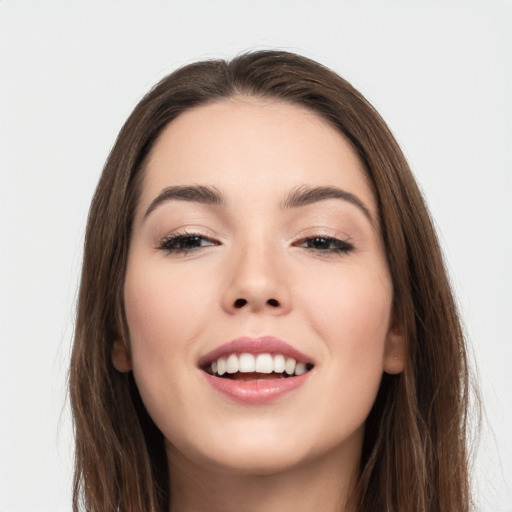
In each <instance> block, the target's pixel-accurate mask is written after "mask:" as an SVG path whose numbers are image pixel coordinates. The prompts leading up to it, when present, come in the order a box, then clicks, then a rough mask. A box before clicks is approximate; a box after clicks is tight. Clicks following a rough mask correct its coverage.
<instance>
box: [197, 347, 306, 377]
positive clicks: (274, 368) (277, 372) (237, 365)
mask: <svg viewBox="0 0 512 512" xmlns="http://www.w3.org/2000/svg"><path fill="white" fill-rule="evenodd" d="M313 367H314V365H313V364H312V363H304V362H300V361H297V360H296V359H294V358H293V357H288V356H285V355H283V354H270V353H263V354H257V355H254V354H249V353H242V354H236V353H233V354H230V355H229V356H226V357H219V358H218V359H216V360H214V361H211V362H209V363H208V364H206V365H204V366H202V368H201V369H202V370H203V371H205V372H206V373H208V374H209V375H213V376H214V377H219V378H222V379H231V380H240V381H253V380H270V379H287V378H290V377H298V376H299V375H303V374H304V373H307V372H309V371H311V370H312V369H313Z"/></svg>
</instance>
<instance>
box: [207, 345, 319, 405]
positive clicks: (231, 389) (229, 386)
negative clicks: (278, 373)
mask: <svg viewBox="0 0 512 512" xmlns="http://www.w3.org/2000/svg"><path fill="white" fill-rule="evenodd" d="M244 353H248V354H254V355H257V354H263V353H268V354H282V355H284V356H286V357H293V358H294V359H295V360H296V361H297V362H300V363H312V364H314V361H313V360H312V358H310V357H308V356H307V355H305V354H303V353H302V352H301V351H300V350H297V349H296V348H293V347H292V346H291V345H289V344H288V343H285V342H284V341H282V340H280V339H278V338H274V337H272V336H263V337H259V338H251V337H242V338H237V339H235V340H233V341H230V342H228V343H225V344H224V345H221V346H220V347H217V348H215V349H214V350H212V351H211V352H209V353H208V354H206V355H205V356H203V357H201V358H200V359H199V362H198V366H199V368H204V367H206V366H207V365H208V364H210V363H211V362H212V361H216V360H217V359H219V358H220V357H223V356H228V355H230V354H244ZM311 373H312V372H311V371H309V372H307V373H303V374H302V375H299V376H294V377H288V378H275V379H268V378H266V379H257V380H233V379H223V378H220V377H216V376H214V375H210V374H209V373H206V372H205V371H201V374H202V375H203V377H204V378H205V379H206V381H207V382H208V384H209V385H210V386H212V387H213V388H214V389H215V390H216V391H218V392H220V393H222V394H223V395H225V396H226V397H228V398H230V399H232V400H234V401H237V402H240V403H243V404H253V405H257V404H266V403H269V402H272V401H273V400H277V399H278V398H279V397H281V396H283V395H284V394H286V393H289V392H291V391H293V390H295V389H297V388H299V387H300V386H302V385H303V384H304V383H305V382H306V380H307V379H308V378H309V376H310V374H311Z"/></svg>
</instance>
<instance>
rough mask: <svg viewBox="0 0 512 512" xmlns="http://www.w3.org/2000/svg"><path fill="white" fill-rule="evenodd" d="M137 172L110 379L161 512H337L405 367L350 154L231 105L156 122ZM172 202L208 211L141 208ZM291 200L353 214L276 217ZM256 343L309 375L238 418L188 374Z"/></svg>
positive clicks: (319, 126)
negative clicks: (166, 476)
mask: <svg viewBox="0 0 512 512" xmlns="http://www.w3.org/2000/svg"><path fill="white" fill-rule="evenodd" d="M144 172H145V177H144V182H143V187H142V193H141V197H140V201H139V204H138V207H137V211H136V215H135V220H134V226H133V236H132V240H131V245H130V251H129V259H128V267H127V273H126V281H125V289H124V296H125V307H126V318H127V322H128V328H129V333H130V339H129V340H117V341H116V343H115V344H114V349H113V362H114V365H115V366H116V368H117V369H118V370H119V371H133V372H134V377H135V380H136V382H137V386H138V388H139V390H140V394H141V397H142V400H143V402H144V404H145V406H146V408H147V410H148V412H149V414H150V415H151V417H152V418H153V420H154V421H155V423H156V425H157V426H158V427H159V428H160V430H161V431H162V432H163V435H164V436H165V439H166V449H167V455H168V460H169V467H170V474H171V496H172V505H171V511H172V512H178V511H179V512H199V511H204V510H208V511H209V512H216V511H219V512H220V511H222V512H230V511H236V512H240V511H244V512H257V511H265V512H274V511H275V512H277V511H279V512H282V511H283V510H284V511H286V510H293V511H295V512H301V511H303V512H310V511H312V510H322V511H324V512H329V511H337V512H339V511H340V510H347V511H348V510H349V508H347V507H346V501H347V496H348V495H349V492H350V490H351V488H352V487H353V485H354V482H355V480H356V479H357V476H358V468H359V460H360V454H361V446H362V439H363V434H364V423H365V420H366V418H367V416H368V414H369V412H370V409H371V407H372V404H373V402H374V400H375V397H376V394H377V391H378V388H379V383H380V380H381V377H382V374H383V372H388V373H399V372H401V371H402V370H403V368H404V360H405V357H404V340H403V338H402V335H401V330H400V327H399V326H397V325H395V322H394V321H393V313H392V300H393V289H392V284H391V278H390V273H389V269H388V265H387V261H386V255H385V251H384V248H383V243H382V237H381V232H380V227H379V219H378V212H377V206H376V201H375V197H374V195H373V193H372V191H371V188H370V187H369V185H368V183H367V180H366V178H365V175H364V172H363V170H362V166H361V163H360V161H359V159H358V157H357V155H356V154H355V152H354V150H353V149H352V147H351V146H350V144H349V143H348V142H347V140H346V139H345V138H344V136H342V135H341V134H340V133H339V132H338V131H337V130H336V129H335V128H333V127H332V126H330V125H329V124H328V123H327V122H326V121H324V120H323V119H322V118H320V117H319V116H318V115H316V114H315V113H312V112H310V111H308V110H306V109H304V108H301V107H298V106H295V105H291V104H287V103H284V102H276V101H271V100H262V99H255V98H251V97H235V98H232V99H229V100H224V101H218V102H215V103H213V104H209V105H207V106H201V107H198V108H196V109H193V110H190V111H187V112H186V113H184V114H182V115H181V116H179V117H178V118H177V119H176V120H174V121H173V122H171V123H170V124H169V125H168V126H167V127H166V129H165V130H164V131H163V133H162V134H161V135H160V137H159V138H158V140H157V142H156V144H155V145H154V147H153V149H152V151H151V153H150V155H149V158H148V160H147V163H146V166H145V169H144ZM176 186H183V187H189V186H202V187H208V188H209V189H210V190H212V191H213V192H214V193H216V194H219V195H221V196H222V198H223V204H206V203H204V202H202V201H197V200H183V199H168V200H164V201H160V202H158V204H157V205H156V206H155V203H154V201H155V199H156V198H158V197H159V196H160V195H161V194H162V191H164V190H166V189H167V188H168V187H176ZM305 187H311V188H313V187H331V189H332V188H334V187H335V188H336V189H340V190H342V191H344V192H345V193H349V194H351V196H350V197H353V198H356V199H357V201H356V202H354V201H352V200H349V199H347V198H346V197H345V198H343V197H342V198H327V199H325V198H324V199H318V200H315V201H313V202H310V203H308V204H305V205H303V206H291V207H290V206H289V207H284V206H283V203H285V202H286V198H289V197H290V194H291V193H293V192H297V191H298V190H304V188H305ZM347 197H348V196H347ZM357 202H359V204H356V203H357ZM152 204H153V206H152V207H151V208H150V206H151V205H152ZM148 209H150V211H149V212H148ZM365 210H366V211H365ZM176 237H177V238H176ZM240 299H242V301H240ZM241 304H242V306H241ZM265 335H267V336H268V335H272V336H275V337H278V338H280V339H282V340H284V341H286V342H287V343H289V344H290V345H292V346H294V347H296V348H297V349H298V350H300V351H301V352H303V353H305V354H307V355H308V356H310V357H311V360H312V361H314V363H315V366H314V368H313V370H311V375H310V376H309V378H308V379H307V380H306V382H305V383H304V385H302V386H301V387H299V388H298V389H296V390H293V391H292V392H290V393H287V394H285V395H283V396H280V397H279V398H278V399H277V400H275V401H273V402H271V403H268V404H258V405H246V404H241V403H239V402H236V401H234V400H232V399H230V398H228V397H226V396H224V395H222V394H221V393H219V392H217V391H216V390H214V389H213V388H212V387H211V386H210V385H209V384H208V383H207V382H206V380H205V379H204V375H203V371H202V370H201V369H200V368H199V367H198V360H199V359H200V358H201V357H202V356H204V355H205V354H207V353H208V352H210V351H211V350H212V349H214V348H216V347H218V346H220V345H222V344H224V343H226V342H228V341H230V340H232V339H234V338H237V337H240V336H253V337H258V336H265Z"/></svg>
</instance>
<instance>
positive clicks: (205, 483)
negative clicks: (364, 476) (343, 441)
mask: <svg viewBox="0 0 512 512" xmlns="http://www.w3.org/2000/svg"><path fill="white" fill-rule="evenodd" d="M347 455H348V456H347ZM168 456H169V469H170V475H171V508H170V512H202V511H204V510H208V512H239V511H240V510H244V512H282V511H283V510H293V511H294V512H311V510H322V512H354V510H355V509H354V508H353V506H352V505H349V504H348V503H349V498H350V494H351V491H353V489H354V484H355V482H356V480H357V476H358V474H359V452H356V453H354V454H347V453H343V454H342V453H339V452H338V451H337V450H332V451H331V452H330V453H329V454H327V455H324V456H322V457H321V458H317V459H314V460H310V461H308V462H305V463H303V464H300V465H297V466H294V467H293V468H291V469H285V470H282V471H276V472H272V473H269V474H241V472H239V471H238V472H235V471H233V472H226V471H222V470H219V469H216V468H208V467H206V468H205V467H204V466H202V465H201V466H200V465H197V464H194V463H193V462H191V461H190V460H188V459H187V458H185V457H184V456H183V455H182V454H181V453H179V452H177V450H175V449H173V448H168Z"/></svg>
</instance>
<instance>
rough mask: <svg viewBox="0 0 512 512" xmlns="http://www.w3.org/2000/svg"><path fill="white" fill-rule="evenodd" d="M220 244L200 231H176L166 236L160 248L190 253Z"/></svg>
mask: <svg viewBox="0 0 512 512" xmlns="http://www.w3.org/2000/svg"><path fill="white" fill-rule="evenodd" d="M212 245H219V243H218V242H216V241H214V240H212V239H210V238H208V237H206V236H204V235H201V234H199V233H175V234H172V235H170V236H168V237H165V238H164V239H163V240H162V241H161V242H160V244H159V246H158V249H159V250H162V251H166V252H168V253H171V254H183V255H185V254H188V253H190V252H193V251H197V250H199V249H201V247H208V246H212Z"/></svg>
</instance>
